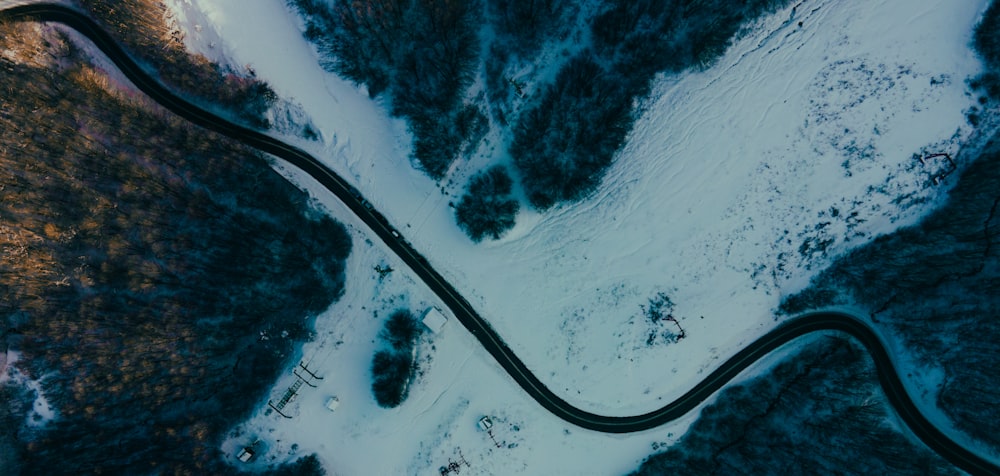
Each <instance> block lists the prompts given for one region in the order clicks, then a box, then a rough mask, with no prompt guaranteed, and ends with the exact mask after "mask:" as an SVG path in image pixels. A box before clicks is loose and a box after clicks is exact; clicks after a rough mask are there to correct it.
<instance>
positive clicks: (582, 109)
mask: <svg viewBox="0 0 1000 476" xmlns="http://www.w3.org/2000/svg"><path fill="white" fill-rule="evenodd" d="M788 1H789V0H747V1H744V2H737V3H736V4H734V3H733V2H730V1H725V0H667V1H661V0H638V1H635V0H608V1H607V2H605V5H603V7H602V8H600V9H597V13H596V16H595V17H594V18H591V19H589V20H590V28H589V32H585V33H587V34H581V35H580V37H579V38H578V41H580V42H582V44H584V45H585V47H584V48H583V49H582V50H581V51H579V52H578V53H574V54H572V56H570V57H569V58H566V59H562V58H557V59H555V60H554V61H556V62H557V63H556V65H555V66H558V67H559V71H558V73H557V74H556V76H555V79H554V81H553V82H552V84H548V85H545V84H541V85H536V86H535V87H534V88H532V91H533V92H531V94H533V95H534V96H533V97H531V96H529V91H526V90H525V85H524V84H522V83H520V82H519V81H518V80H517V79H515V78H514V77H513V75H515V74H516V73H515V72H516V71H517V70H520V69H527V70H533V69H535V68H538V69H539V70H541V69H544V66H547V65H541V64H537V65H536V64H534V62H538V61H541V60H540V59H539V58H538V55H539V53H540V50H541V48H542V46H543V45H545V44H547V42H548V44H554V43H555V42H557V41H562V40H565V35H567V34H570V33H571V32H573V31H574V30H573V28H574V27H573V25H575V24H576V22H577V21H578V20H579V18H578V16H579V14H580V5H581V3H580V2H559V1H555V0H484V1H483V2H479V1H467V2H447V1H445V0H377V1H369V2H350V1H348V0H333V1H332V4H331V3H330V2H327V1H325V0H290V3H291V4H292V5H294V6H295V7H296V8H297V10H298V11H299V12H300V13H301V14H302V16H303V18H304V19H305V21H306V31H305V36H306V38H308V39H309V40H310V41H312V42H313V43H314V44H315V45H316V46H317V48H318V49H319V51H320V54H321V57H322V58H323V59H322V62H324V63H325V66H326V67H327V68H328V69H330V70H331V71H334V72H336V73H338V74H340V75H342V76H344V77H346V78H349V79H351V80H353V81H355V82H356V83H359V84H365V85H366V86H367V87H368V91H369V93H370V94H371V95H372V96H377V95H380V94H384V95H386V96H387V97H388V98H389V103H390V105H391V111H392V113H393V114H395V115H397V116H401V117H404V118H406V119H407V120H408V123H409V127H410V130H411V131H412V132H413V135H414V144H413V155H414V157H415V158H416V159H417V161H418V162H419V163H420V165H421V167H422V168H423V169H424V171H426V172H427V174H428V175H429V176H431V177H432V178H434V179H441V178H443V177H444V175H445V173H446V172H447V170H448V169H449V167H450V165H451V164H452V162H453V161H454V160H455V159H456V157H458V156H460V155H462V152H463V151H464V152H466V153H467V152H468V151H469V150H471V147H475V146H477V145H478V142H479V141H480V140H481V138H482V137H483V134H484V132H485V131H486V126H487V121H488V119H487V117H486V116H485V115H484V114H483V113H482V112H481V111H483V110H486V109H488V110H489V111H490V112H491V116H492V118H493V120H494V121H495V122H496V123H497V126H498V127H507V126H510V128H511V140H510V146H509V152H510V154H511V156H512V158H513V164H514V166H515V168H516V172H517V174H516V175H517V176H518V178H519V179H520V180H521V182H522V185H523V188H524V191H525V194H526V195H527V198H528V201H529V202H530V203H531V205H532V206H533V207H535V208H536V209H539V210H544V209H547V208H549V207H551V206H553V205H555V204H558V203H564V202H573V201H577V200H580V199H582V198H583V197H586V196H587V195H588V194H590V193H591V192H592V191H593V190H594V189H595V188H596V187H597V186H598V185H599V184H600V182H601V180H602V178H603V177H604V174H605V171H606V170H607V168H608V167H609V166H610V165H611V163H612V161H613V159H614V156H615V154H616V153H617V152H618V151H619V150H620V149H621V147H622V145H623V144H624V142H625V138H626V136H627V135H628V133H629V131H630V130H631V128H632V123H633V121H634V120H635V112H634V111H633V104H634V103H635V102H636V100H638V99H641V98H643V97H644V96H646V95H647V94H648V93H649V91H650V84H651V83H650V82H651V81H652V79H653V77H654V75H655V74H657V73H659V72H679V71H682V70H684V69H687V68H690V67H695V66H702V65H706V64H708V63H710V62H711V61H713V60H714V59H715V58H716V57H718V56H719V55H720V54H722V53H723V52H724V51H725V49H726V48H727V47H728V46H729V43H730V41H731V40H732V38H733V37H734V36H735V35H736V34H737V33H738V32H739V30H740V28H741V27H743V26H744V25H745V24H746V23H747V22H748V21H751V20H754V19H756V18H757V17H759V16H760V15H762V14H764V13H766V12H769V11H773V10H774V9H776V8H778V7H780V6H783V5H786V4H787V3H788ZM480 30H482V31H485V32H489V34H488V35H483V36H482V37H481V36H480V35H479V31H480ZM577 33H579V32H577ZM483 41H488V44H485V45H484V46H485V48H486V54H485V55H482V56H483V59H482V61H480V54H479V51H480V43H481V42H483ZM565 55H570V53H569V52H568V51H567V52H565V54H564V56H565ZM550 61H551V60H550ZM477 75H478V76H479V77H481V78H482V81H483V85H484V86H485V91H484V92H485V95H484V99H480V98H478V97H477V98H475V99H473V100H471V101H470V100H469V99H468V98H464V96H465V95H467V90H468V88H469V85H470V83H471V81H472V79H473V78H475V77H476V76H477ZM536 79H539V80H545V79H544V78H536ZM515 98H517V99H518V101H520V102H518V105H517V107H518V108H519V107H521V103H522V102H523V105H524V106H523V107H524V108H525V110H522V111H516V110H514V109H515V107H514V106H513V103H514V102H517V101H515ZM522 100H523V101H522ZM479 177H481V175H480V176H479ZM473 180H474V181H475V180H477V179H473ZM478 180H481V178H480V179H478ZM471 185H472V182H470V184H469V187H468V188H467V192H466V194H465V195H466V196H467V197H468V196H471V195H474V193H472V190H471ZM482 201H487V199H486V198H484V199H483V200H482ZM466 223H468V221H466ZM459 225H460V226H462V227H463V229H465V230H466V232H468V233H470V237H472V238H473V239H474V240H478V239H481V238H482V237H483V236H486V235H485V234H478V233H475V232H474V228H470V227H468V226H466V225H464V224H463V222H461V221H460V222H459ZM474 233H475V234H474ZM476 236H479V238H476Z"/></svg>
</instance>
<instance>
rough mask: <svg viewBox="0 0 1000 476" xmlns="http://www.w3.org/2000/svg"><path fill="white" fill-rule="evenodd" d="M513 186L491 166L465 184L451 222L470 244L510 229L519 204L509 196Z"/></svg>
mask: <svg viewBox="0 0 1000 476" xmlns="http://www.w3.org/2000/svg"><path fill="white" fill-rule="evenodd" d="M513 185H514V181H513V180H511V178H510V175H508V174H507V169H506V168H505V167H503V166H502V165H497V166H493V167H491V168H489V169H487V170H486V171H485V172H482V173H480V174H477V175H476V176H474V177H472V180H470V181H469V185H468V187H467V188H466V190H465V195H463V196H462V199H461V200H459V202H458V205H456V206H455V220H456V221H457V222H458V226H459V227H460V228H461V229H462V230H463V231H465V233H466V234H468V235H469V238H472V241H475V242H479V241H482V239H483V238H485V237H490V238H493V239H494V240H496V239H499V238H500V237H501V236H503V234H504V233H506V232H507V230H510V229H511V228H513V227H514V219H515V217H516V216H517V211H518V209H520V205H519V204H518V201H517V199H515V198H514V197H513V196H511V188H512V187H513Z"/></svg>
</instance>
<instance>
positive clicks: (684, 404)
mask: <svg viewBox="0 0 1000 476" xmlns="http://www.w3.org/2000/svg"><path fill="white" fill-rule="evenodd" d="M0 19H10V20H15V21H40V22H54V23H60V24H63V25H66V26H68V27H70V28H73V29H74V30H76V31H78V32H79V33H81V34H82V35H84V36H86V37H87V38H89V39H90V41H92V42H93V43H94V44H95V45H96V46H97V47H98V48H99V49H100V50H101V51H103V52H104V54H105V55H107V56H108V57H109V58H110V59H111V60H112V61H113V62H114V64H115V65H116V66H117V67H118V68H119V69H120V70H121V71H122V73H123V74H124V75H125V76H126V77H127V78H128V79H129V80H130V81H132V82H133V83H134V84H135V85H136V87H138V88H139V89H140V90H141V91H142V92H144V93H145V94H147V95H148V96H149V97H150V98H152V99H153V100H154V101H156V102H158V103H159V104H160V105H162V106H163V107H165V108H167V109H168V110H170V111H172V112H173V113H175V114H177V115H179V116H181V117H183V118H185V119H186V120H188V121H190V122H192V123H194V124H197V125H199V126H201V127H204V128H205V129H209V130H212V131H215V132H218V133H221V134H223V135H226V136H228V137H231V138H233V139H235V140H238V141H240V142H242V143H244V144H246V145H248V146H251V147H253V148H255V149H258V150H260V151H262V152H266V153H269V154H272V155H275V156H277V157H280V158H281V159H283V160H285V161H287V162H288V163H290V164H292V165H294V166H296V167H298V168H299V169H301V170H302V171H304V172H306V173H308V174H309V175H310V176H312V177H313V178H314V179H316V180H317V181H318V182H319V183H321V184H322V185H323V186H324V187H326V188H327V189H329V190H330V191H331V192H332V193H333V194H335V195H336V196H337V197H338V198H339V199H340V200H342V201H343V202H344V204H346V205H347V207H348V208H349V209H350V210H351V211H352V212H353V213H355V214H356V215H357V216H358V217H359V218H360V219H361V220H362V221H364V222H365V224H366V225H368V226H369V227H370V228H371V230H372V231H373V232H374V233H375V234H376V235H378V236H379V238H381V239H382V241H383V242H385V244H386V246H388V247H389V248H390V249H391V250H392V251H393V252H394V253H396V254H397V255H398V256H399V258H400V259H402V260H403V261H404V262H405V263H406V264H407V266H409V267H410V268H412V270H413V272H414V273H416V275H417V276H419V277H420V279H422V280H423V281H424V282H425V283H426V284H427V286H428V287H430V289H431V290H432V291H433V292H434V293H435V294H437V296H438V297H439V298H440V299H441V301H442V302H443V303H444V304H445V305H446V306H448V308H449V309H450V310H451V311H452V313H453V314H454V315H455V317H456V319H458V321H459V322H461V324H462V325H463V326H465V328H466V329H468V330H469V332H471V333H472V335H473V336H475V338H476V339H478V340H479V342H480V344H482V346H483V348H485V349H486V350H487V351H488V352H489V353H490V354H491V355H492V356H493V358H494V359H496V361H497V362H498V363H499V364H500V365H501V366H502V367H503V368H504V370H505V371H506V372H507V373H508V374H509V375H510V376H511V378H513V379H514V381H515V382H517V384H518V385H520V386H521V388H523V389H524V391H525V392H527V393H528V394H529V395H530V396H531V397H532V398H534V399H535V400H536V401H537V402H538V403H539V404H540V405H542V407H544V408H545V409H546V410H548V411H550V412H551V413H553V414H555V415H556V416H558V417H560V418H562V419H563V420H565V421H567V422H569V423H572V424H574V425H577V426H580V427H582V428H587V429H590V430H594V431H599V432H605V433H630V432H637V431H643V430H648V429H650V428H654V427H657V426H659V425H662V424H664V423H667V422H669V421H672V420H674V419H677V418H680V417H681V416H683V415H685V414H686V413H688V412H690V411H691V410H693V409H694V408H696V407H697V406H698V405H699V404H700V403H701V402H703V401H704V400H705V399H706V398H708V397H709V396H710V395H712V394H713V393H715V392H716V391H718V390H719V389H720V388H722V387H723V386H724V385H726V384H727V383H728V382H729V381H730V380H732V379H733V378H734V377H736V375H737V374H739V373H740V372H741V371H743V370H744V369H746V368H747V367H749V366H750V365H751V364H753V363H754V362H756V361H757V360H758V359H760V358H761V357H763V356H764V355H766V354H768V353H769V352H771V351H773V350H774V349H776V348H778V347H779V346H781V345H783V344H786V343H788V342H789V341H791V340H793V339H795V338H797V337H800V336H802V335H805V334H808V333H811V332H818V331H837V332H842V333H845V334H848V335H850V336H852V337H854V338H855V339H857V340H858V341H860V342H861V343H862V344H863V345H864V347H865V348H866V349H867V350H868V352H869V353H870V354H871V356H872V358H873V359H874V361H875V368H876V371H877V373H878V378H879V383H880V384H881V386H882V389H883V390H884V392H885V394H886V397H887V399H888V401H889V403H890V404H891V405H892V407H893V408H895V410H896V412H897V413H898V414H899V416H900V418H901V419H902V420H903V421H904V422H906V424H907V425H908V426H909V427H910V430H911V431H913V433H914V434H916V435H917V437H919V438H920V439H921V440H922V441H923V442H924V443H925V444H926V445H927V446H928V447H930V448H931V449H933V450H934V451H936V452H937V453H938V454H940V455H941V456H942V457H944V458H945V459H946V460H948V461H949V462H951V463H952V464H954V465H955V466H957V467H959V468H961V469H962V470H964V471H967V472H969V473H971V474H996V475H1000V467H998V466H997V465H995V464H994V463H992V462H990V461H987V460H986V459H984V458H982V457H980V456H978V455H976V454H974V453H972V452H971V451H969V450H967V449H966V448H964V447H962V446H961V445H959V444H958V443H956V442H955V441H953V440H951V439H950V438H948V436H946V435H945V434H944V433H943V432H941V430H939V429H938V428H937V427H935V426H934V425H933V424H932V423H931V422H930V421H929V420H927V418H926V417H925V416H924V415H923V414H922V413H920V411H919V409H918V408H917V406H916V405H915V404H914V402H913V400H911V399H910V396H909V395H908V394H907V392H906V389H905V388H904V386H903V383H902V381H901V380H900V377H899V374H898V372H897V371H896V369H895V367H894V366H893V362H892V359H891V358H890V356H889V352H888V351H887V350H886V346H885V344H884V343H883V342H882V340H881V339H880V338H879V336H878V334H877V333H876V332H875V331H874V330H873V329H872V328H871V327H869V326H868V324H866V323H864V322H863V321H861V320H858V319H857V318H855V317H854V316H851V315H849V314H844V313H835V312H823V313H813V314H808V315H804V316H800V317H796V318H794V319H791V320H788V321H787V322H785V323H783V324H781V325H779V326H778V327H777V328H776V329H774V330H773V331H771V332H769V333H767V334H766V335H764V336H762V337H761V338H759V339H757V340H756V341H754V342H753V343H751V344H750V345H748V346H747V347H745V348H744V349H742V350H741V351H739V352H738V353H737V354H736V355H734V356H733V357H731V358H730V359H729V360H727V361H726V362H724V363H723V364H722V365H721V366H720V367H719V368H718V369H716V370H715V371H714V372H712V373H711V374H709V375H708V376H707V377H706V378H705V379H704V380H702V381H701V382H699V383H698V384H697V385H695V386H694V387H693V388H692V389H691V390H689V391H688V392H687V393H685V394H684V395H682V396H681V397H680V398H678V399H677V400H675V401H673V402H671V403H669V404H667V405H666V406H664V407H662V408H659V409H656V410H653V411H651V412H649V413H645V414H642V415H632V416H606V415H597V414H594V413H590V412H587V411H584V410H581V409H579V408H576V407H574V406H573V405H571V404H569V403H568V402H566V401H565V400H563V399H562V398H560V397H559V396H557V395H556V394H555V393H553V392H552V391H551V390H549V389H548V388H547V387H546V386H545V385H544V384H543V383H542V382H541V381H540V380H539V379H538V378H537V377H536V376H535V375H534V374H533V373H531V371H530V370H528V368H527V367H526V366H525V365H524V363H523V362H521V360H520V359H519V358H518V357H517V355H515V354H514V353H513V352H512V351H511V350H510V348H509V347H507V344H505V343H504V341H503V340H502V339H501V338H500V336H499V334H497V332H496V331H494V330H493V328H492V327H491V326H490V325H489V323H487V322H486V321H485V320H484V319H483V318H482V317H480V316H479V314H478V313H476V311H475V310H474V309H473V308H472V306H471V305H469V303H468V302H467V301H466V300H465V298H463V297H462V296H461V294H459V293H458V291H456V290H455V289H454V288H453V287H452V286H451V284H449V283H448V282H447V281H446V280H445V279H444V278H443V277H442V276H441V275H440V274H439V273H438V272H437V271H435V270H434V269H433V268H432V267H431V266H430V264H429V263H428V262H427V260H426V259H425V258H424V257H423V256H421V255H420V254H419V253H417V252H416V251H415V250H414V249H413V248H412V246H410V245H409V243H407V242H406V241H404V240H403V239H401V238H398V237H396V236H394V234H393V228H392V227H391V226H390V225H389V223H388V221H387V220H386V219H385V217H384V216H383V215H382V214H381V213H379V212H378V211H376V210H374V209H372V208H371V207H370V205H369V204H368V202H367V201H365V200H364V199H363V197H362V195H361V193H360V192H359V191H358V190H357V189H355V188H354V187H353V186H351V185H350V184H349V183H347V181H345V180H344V179H343V178H341V177H340V176H339V175H337V174H336V173H334V172H333V171H332V170H330V169H329V168H327V167H326V166H325V165H323V164H322V163H321V162H320V161H319V160H318V159H316V158H315V157H313V156H311V155H310V154H308V153H306V152H305V151H303V150H302V149H299V148H297V147H295V146H292V145H289V144H285V143H284V142H282V141H280V140H278V139H275V138H272V137H270V136H268V135H265V134H263V133H261V132H260V131H256V130H252V129H248V128H246V127H243V126H239V125H237V124H234V123H232V122H230V121H229V120H227V119H223V118H221V117H219V116H218V115H215V114H213V113H210V112H208V111H206V110H204V109H202V108H200V107H198V106H195V105H194V104H192V103H190V102H188V101H187V100H185V99H182V98H181V97H179V96H178V95H176V94H174V93H173V92H171V91H169V90H168V89H167V88H165V87H164V86H163V85H162V84H160V83H159V82H158V81H157V80H156V79H154V78H153V77H152V76H151V75H149V74H148V73H147V72H146V71H144V70H143V69H142V68H141V67H140V66H139V65H138V64H137V63H136V62H135V61H133V60H132V59H131V57H130V56H129V55H128V54H127V53H126V52H125V51H124V50H123V49H122V48H121V47H120V46H118V44H117V43H116V42H115V41H114V40H113V39H112V37H111V36H110V35H109V34H108V33H107V32H105V31H104V30H103V29H102V28H101V27H100V26H99V25H98V24H97V23H95V22H94V21H93V20H91V19H90V18H89V17H87V16H86V15H85V14H82V13H80V12H77V11H76V10H73V9H71V8H68V7H65V6H62V5H53V4H29V5H19V6H14V7H9V8H6V9H3V10H0Z"/></svg>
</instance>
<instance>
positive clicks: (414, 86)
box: [290, 0, 486, 179]
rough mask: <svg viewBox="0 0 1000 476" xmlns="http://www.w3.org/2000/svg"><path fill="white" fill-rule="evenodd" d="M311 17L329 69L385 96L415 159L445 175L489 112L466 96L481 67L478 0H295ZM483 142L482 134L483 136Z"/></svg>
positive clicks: (310, 32)
mask: <svg viewBox="0 0 1000 476" xmlns="http://www.w3.org/2000/svg"><path fill="white" fill-rule="evenodd" d="M290 3H291V4H292V5H294V6H295V7H296V8H297V9H298V11H299V12H300V13H301V14H302V15H303V17H304V18H305V20H306V31H305V36H306V38H307V39H309V40H310V41H311V42H313V43H314V44H315V45H316V47H317V48H318V49H319V51H320V53H321V54H322V55H323V57H324V66H325V67H327V68H328V69H330V70H331V71H334V72H336V73H338V74H340V75H342V76H344V77H346V78H348V79H350V80H352V81H354V82H356V83H358V84H364V85H365V86H366V87H367V88H368V92H369V94H370V95H371V96H373V97H374V96H378V95H382V94H384V95H386V96H387V97H388V99H389V103H390V104H391V111H392V113H393V114H394V115H396V116H400V117H404V118H406V119H407V120H408V122H409V126H410V131H411V132H412V133H413V137H414V139H413V140H414V143H413V156H414V158H415V159H416V160H417V161H418V162H419V163H420V165H421V167H422V168H423V170H424V171H425V172H426V173H427V174H428V175H430V176H431V177H433V178H435V179H440V178H442V177H444V174H445V172H447V170H448V167H449V166H450V165H451V163H452V161H454V160H455V158H457V156H458V154H459V152H460V150H461V148H462V146H463V144H464V143H465V142H466V141H467V140H469V139H470V138H471V137H472V136H473V135H474V134H475V133H476V131H477V130H479V129H482V128H483V127H484V126H485V120H486V119H485V117H484V116H483V115H482V113H480V112H479V110H478V109H477V108H476V107H475V106H473V105H471V104H463V102H462V96H463V94H464V93H465V90H466V89H467V88H468V86H469V84H470V83H471V81H472V78H473V74H474V70H475V68H476V66H477V65H478V58H479V56H478V55H479V36H478V28H479V22H480V16H481V6H480V5H479V3H478V2H477V1H461V2H455V1H448V0H373V1H367V2H363V3H359V2H352V1H349V0H333V1H332V2H330V1H327V0H290ZM477 141H478V139H477Z"/></svg>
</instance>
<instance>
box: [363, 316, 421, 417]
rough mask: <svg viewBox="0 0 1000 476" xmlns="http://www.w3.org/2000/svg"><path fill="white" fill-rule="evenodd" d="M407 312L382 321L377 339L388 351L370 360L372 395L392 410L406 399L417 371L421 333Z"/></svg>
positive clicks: (383, 405)
mask: <svg viewBox="0 0 1000 476" xmlns="http://www.w3.org/2000/svg"><path fill="white" fill-rule="evenodd" d="M420 326H421V324H420V323H419V322H417V319H416V318H414V316H413V314H412V313H410V311H409V310H406V309H400V310H398V311H396V312H394V313H392V314H391V315H390V316H389V318H388V319H387V320H386V321H385V327H384V328H383V329H382V332H381V333H379V336H380V337H381V338H382V341H383V342H384V343H385V344H387V345H388V348H386V349H382V350H379V351H377V352H375V356H374V357H373V358H372V394H373V395H374V396H375V401H376V402H378V404H379V406H381V407H383V408H395V407H398V406H399V405H400V404H402V403H403V402H404V401H405V400H406V397H407V396H409V390H410V382H411V381H412V380H413V377H414V375H415V374H416V371H417V360H416V348H415V346H416V344H417V340H418V339H419V338H420V334H421V332H422V330H423V329H422V328H421V327H420Z"/></svg>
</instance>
